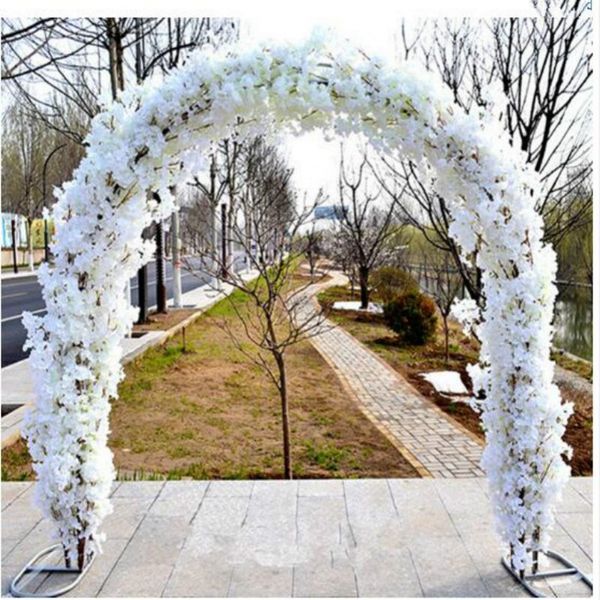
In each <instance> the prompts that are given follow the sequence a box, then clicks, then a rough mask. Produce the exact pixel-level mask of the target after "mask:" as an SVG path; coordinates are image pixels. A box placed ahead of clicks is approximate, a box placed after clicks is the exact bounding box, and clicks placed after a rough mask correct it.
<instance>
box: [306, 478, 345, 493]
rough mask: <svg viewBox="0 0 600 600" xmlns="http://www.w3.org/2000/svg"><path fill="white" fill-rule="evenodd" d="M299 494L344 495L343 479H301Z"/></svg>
mask: <svg viewBox="0 0 600 600" xmlns="http://www.w3.org/2000/svg"><path fill="white" fill-rule="evenodd" d="M298 495H299V496H343V495H344V486H343V483H342V480H341V479H300V480H299V481H298Z"/></svg>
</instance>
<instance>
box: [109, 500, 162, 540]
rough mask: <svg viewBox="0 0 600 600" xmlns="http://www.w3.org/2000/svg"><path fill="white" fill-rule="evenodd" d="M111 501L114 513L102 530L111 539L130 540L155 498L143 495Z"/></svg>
mask: <svg viewBox="0 0 600 600" xmlns="http://www.w3.org/2000/svg"><path fill="white" fill-rule="evenodd" d="M111 501H112V504H113V512H112V513H111V514H110V515H108V517H106V519H105V521H104V523H103V524H102V528H101V529H102V531H103V532H104V533H105V534H106V536H107V537H109V538H114V539H125V540H128V539H129V538H131V536H132V535H133V533H134V532H135V530H136V529H137V528H138V526H139V524H140V523H141V522H142V520H143V519H144V517H145V516H146V514H147V513H148V510H149V509H150V506H152V503H153V502H154V497H153V496H152V495H148V494H143V493H142V494H141V496H140V497H136V496H129V495H127V496H116V497H114V498H112V500H111Z"/></svg>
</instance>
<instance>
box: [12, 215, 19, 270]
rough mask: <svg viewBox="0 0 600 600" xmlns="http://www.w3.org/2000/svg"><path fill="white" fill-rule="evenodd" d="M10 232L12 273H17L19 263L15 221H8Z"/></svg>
mask: <svg viewBox="0 0 600 600" xmlns="http://www.w3.org/2000/svg"><path fill="white" fill-rule="evenodd" d="M10 231H11V236H12V255H13V271H14V272H15V273H18V272H19V261H18V259H17V224H16V222H15V219H11V220H10Z"/></svg>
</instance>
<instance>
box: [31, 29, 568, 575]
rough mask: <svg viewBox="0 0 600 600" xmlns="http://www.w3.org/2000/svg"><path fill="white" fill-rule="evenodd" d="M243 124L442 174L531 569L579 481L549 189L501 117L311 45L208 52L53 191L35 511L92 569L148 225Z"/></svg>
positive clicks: (117, 125)
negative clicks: (559, 325) (403, 160)
mask: <svg viewBox="0 0 600 600" xmlns="http://www.w3.org/2000/svg"><path fill="white" fill-rule="evenodd" d="M234 127H235V131H236V132H237V133H238V135H240V136H242V137H244V136H248V135H256V134H264V135H271V134H274V133H275V130H280V131H281V130H284V131H287V132H290V131H291V132H305V131H308V130H311V129H314V128H320V129H323V130H325V131H328V132H335V133H338V134H340V133H341V134H346V133H352V132H358V133H362V134H364V135H365V136H366V137H367V138H368V139H369V141H370V143H371V144H373V145H374V146H376V147H377V149H378V150H379V151H381V152H386V153H392V154H398V153H400V154H402V155H404V156H407V157H409V158H410V159H412V160H413V161H414V162H415V163H417V164H419V165H421V167H422V169H423V170H424V172H427V173H430V174H431V176H432V181H433V185H434V186H435V188H436V189H437V190H438V191H439V192H440V193H441V195H442V196H443V197H444V198H446V200H447V202H448V204H449V209H450V211H451V214H452V223H451V226H450V232H451V234H452V235H453V237H454V239H455V240H456V241H457V242H458V244H459V246H460V248H461V249H462V252H463V253H464V254H465V255H466V254H469V253H471V252H472V251H474V250H477V261H478V265H479V266H480V267H481V269H482V270H483V273H484V274H483V286H484V292H485V297H486V307H485V310H484V314H483V315H482V323H481V324H480V326H479V335H480V337H481V340H482V347H481V360H480V365H479V367H478V368H474V369H473V370H472V376H473V378H474V379H475V384H476V385H478V386H481V387H482V388H483V389H485V390H486V393H487V400H486V402H485V409H484V412H483V416H482V418H483V423H484V426H485V428H486V431H487V447H486V449H485V452H484V458H483V463H484V467H485V469H486V471H487V474H488V477H489V481H490V487H491V490H492V495H493V503H494V507H495V512H496V515H497V522H498V525H499V529H500V531H501V533H502V535H503V537H504V539H505V541H506V542H507V543H508V544H510V545H511V547H512V549H513V557H514V558H513V564H514V566H515V568H517V569H520V568H525V567H527V566H529V564H530V557H529V552H528V550H531V549H536V548H540V549H545V548H546V546H547V543H548V532H549V529H550V526H551V525H552V522H553V504H554V502H555V500H556V498H557V496H558V495H559V494H560V491H561V489H562V486H563V485H564V483H565V481H566V480H567V478H568V475H569V470H568V467H567V466H566V465H565V463H564V461H563V459H562V456H561V455H562V454H563V453H565V452H566V451H567V446H566V444H564V443H563V441H562V436H563V433H564V429H565V424H566V421H567V418H568V415H569V411H570V407H569V406H568V405H565V404H562V402H561V398H560V394H559V391H558V389H557V388H556V386H555V385H553V383H552V376H553V363H552V362H551V360H550V355H549V349H550V342H551V333H552V327H551V320H552V307H553V303H554V298H555V293H556V290H555V287H554V285H553V284H552V281H553V279H554V275H555V269H556V266H555V265H556V261H555V255H554V252H553V250H552V249H551V248H550V247H548V246H546V245H544V244H543V243H542V241H541V238H542V227H543V224H542V219H541V217H540V216H539V215H538V214H537V213H536V211H535V208H534V206H535V201H536V197H537V195H538V193H539V190H540V182H539V179H538V177H537V176H536V174H535V173H534V172H532V170H531V169H530V168H529V167H528V166H527V165H526V164H525V160H524V156H523V154H522V153H521V152H520V151H518V150H516V149H515V148H514V147H512V146H511V145H510V143H509V140H508V139H507V137H506V134H505V133H504V131H503V130H502V128H501V125H500V124H499V123H498V121H497V119H496V120H493V119H491V118H490V117H489V116H488V115H486V114H484V113H483V112H481V113H478V114H473V113H472V114H470V115H467V114H465V113H464V112H463V111H462V110H461V109H460V108H459V107H458V106H456V105H455V104H454V103H453V102H452V98H451V96H450V94H449V93H448V91H447V90H446V89H445V88H444V87H443V86H442V85H441V84H440V83H439V82H437V81H436V80H435V79H434V78H433V77H432V76H430V75H429V74H427V73H424V72H423V71H422V70H418V69H410V68H409V67H408V66H405V65H402V66H401V67H397V66H391V65H387V64H385V63H384V62H383V61H381V60H374V59H370V58H368V57H367V56H365V55H364V54H363V53H362V52H360V51H359V50H357V49H355V48H353V47H351V46H349V45H344V47H336V48H335V49H332V48H329V47H328V46H327V44H326V43H323V42H322V41H321V40H319V39H316V38H311V39H310V40H309V41H307V42H306V43H305V44H303V45H300V46H286V45H281V46H271V47H257V48H249V49H244V50H242V49H241V48H237V49H226V50H221V51H217V52H214V53H211V54H209V55H207V54H206V53H196V54H194V55H192V56H191V57H190V59H189V61H188V62H187V63H186V65H185V66H183V67H182V68H180V69H178V70H176V71H174V72H172V73H171V74H170V75H169V76H167V77H166V78H165V79H164V81H161V82H160V83H153V82H147V83H146V84H144V85H142V86H140V87H138V88H134V89H132V90H130V91H127V92H125V93H124V94H123V96H122V98H121V99H120V100H119V101H117V102H114V103H113V104H112V105H110V106H109V107H108V108H107V109H106V110H105V111H104V112H102V113H101V114H100V115H98V116H97V117H96V118H95V119H94V122H93V125H92V129H91V132H90V134H89V136H88V138H87V145H88V151H87V155H86V157H85V158H84V160H83V161H82V163H81V164H80V166H79V168H78V169H77V171H76V172H75V176H74V179H73V180H72V181H71V182H70V183H68V184H66V185H65V186H64V187H63V189H62V190H61V191H60V193H58V195H57V196H58V202H57V204H56V205H55V207H54V210H53V216H54V219H55V220H56V223H57V235H56V240H55V242H54V245H53V247H52V251H53V253H54V255H55V257H56V262H55V266H54V267H53V268H51V269H48V268H46V267H42V268H41V269H40V272H39V279H40V281H41V283H42V285H43V294H44V299H45V301H46V306H47V309H48V312H47V314H46V315H45V316H43V317H34V316H32V315H27V316H26V325H27V328H28V330H29V341H28V343H29V345H30V347H31V350H32V352H31V364H32V367H33V371H34V375H35V383H36V391H37V404H36V406H37V410H36V411H35V412H33V413H31V414H30V416H29V418H28V421H27V425H26V437H27V439H28V442H29V448H30V452H31V455H32V458H33V460H34V461H35V462H34V468H35V471H36V473H37V476H38V483H37V493H36V498H37V502H38V504H39V506H40V507H41V508H42V510H43V512H44V514H45V516H46V517H48V518H50V519H52V520H53V521H54V523H55V525H56V531H57V535H58V538H59V539H60V541H61V542H62V544H63V546H64V548H65V554H66V556H67V559H68V562H70V564H73V565H75V564H77V563H79V565H82V564H83V563H85V562H87V561H88V559H89V557H90V556H91V553H92V552H94V551H95V550H97V549H99V546H100V542H101V540H102V535H101V534H100V533H99V527H100V525H101V522H102V520H103V518H104V517H105V516H106V515H107V514H108V513H109V512H110V502H109V500H108V496H109V491H110V486H111V482H112V481H113V478H114V470H113V466H112V454H111V452H110V450H109V449H108V447H107V438H108V433H109V423H108V415H109V410H110V400H111V399H114V398H116V396H117V384H118V382H119V381H120V379H121V378H122V369H121V366H120V358H121V349H120V345H119V342H120V340H121V339H122V338H123V336H124V335H125V334H126V333H127V332H129V331H130V329H131V324H132V322H133V319H134V318H135V313H136V311H135V310H134V309H132V308H131V307H129V306H128V303H127V302H126V300H125V295H124V293H123V290H124V289H125V286H126V282H127V281H128V280H129V278H130V277H131V276H133V274H134V273H135V272H136V270H137V269H138V268H139V267H140V266H141V265H142V264H143V263H144V262H146V261H148V260H149V259H150V258H151V256H152V251H153V247H152V245H151V244H150V243H148V242H144V241H142V235H141V234H142V230H143V229H144V227H146V226H147V225H148V224H150V223H151V221H152V220H154V219H158V218H164V217H166V216H168V215H169V214H170V213H171V211H172V210H173V209H174V203H173V199H172V197H171V195H170V193H169V188H170V186H172V185H174V184H177V183H178V182H182V181H184V180H185V179H187V178H189V177H190V176H191V175H193V174H194V173H195V172H197V170H198V168H199V166H200V165H201V162H200V157H201V156H202V155H203V154H205V153H206V150H207V149H208V146H209V144H210V143H211V142H213V141H217V140H220V139H223V138H225V137H227V136H229V135H230V134H231V133H232V132H233V131H234ZM149 190H153V191H157V192H158V193H159V195H160V198H161V202H160V204H158V203H156V202H155V201H153V200H151V199H150V198H151V195H149V194H148V193H147V192H148V191H149Z"/></svg>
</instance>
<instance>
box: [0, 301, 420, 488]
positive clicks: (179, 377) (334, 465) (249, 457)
mask: <svg viewBox="0 0 600 600" xmlns="http://www.w3.org/2000/svg"><path fill="white" fill-rule="evenodd" d="M233 299H234V301H236V302H238V303H240V304H241V305H243V302H244V297H243V296H242V295H241V294H240V293H238V292H236V293H235V294H234V295H233ZM224 323H227V325H228V326H229V327H230V328H231V329H232V330H233V331H234V332H237V333H239V334H240V340H243V339H244V338H243V335H242V334H241V326H240V325H239V322H238V320H237V318H236V317H235V314H234V311H233V309H232V308H231V305H230V303H229V301H228V300H223V301H221V302H219V303H218V304H217V305H215V306H214V307H213V308H212V309H211V310H209V311H208V312H207V313H206V314H205V315H203V316H201V317H200V318H199V319H198V320H197V321H195V322H194V324H193V325H190V326H189V327H188V328H187V334H186V338H187V349H188V351H187V352H183V350H182V347H181V341H180V339H179V337H178V336H176V338H177V339H173V340H171V341H169V342H168V343H167V344H166V345H165V346H164V347H158V348H154V349H151V350H149V351H148V352H147V353H146V354H144V355H143V356H142V357H140V358H139V359H137V360H136V361H134V362H132V363H129V364H128V365H127V366H126V367H125V371H126V379H125V380H124V381H123V383H122V384H121V386H120V389H119V398H118V400H116V401H114V403H113V407H112V413H111V430H112V433H111V436H110V442H109V443H110V447H111V448H112V450H113V452H114V454H115V465H116V467H117V469H118V471H119V477H120V478H122V479H133V478H136V479H138V478H139V479H144V478H149V479H150V478H156V477H168V478H174V479H177V478H195V479H204V478H218V479H226V478H227V479H230V478H231V479H233V478H279V477H281V474H282V471H283V460H282V450H281V445H282V444H281V419H280V408H279V397H278V395H277V392H276V390H275V389H274V387H273V385H272V383H271V382H270V381H269V380H268V379H267V377H266V375H265V374H264V373H263V372H262V371H261V370H260V369H259V368H258V367H257V366H255V365H254V364H253V363H252V362H251V361H249V360H248V358H246V357H245V356H244V354H243V353H242V352H241V351H240V350H239V349H238V348H236V346H235V344H234V343H233V342H232V340H231V338H230V336H229V335H228V333H227V332H226V331H225V329H224ZM244 349H245V350H250V351H251V350H252V346H250V345H248V344H247V345H246V346H245V347H244ZM288 365H289V366H288V373H289V379H290V415H291V418H290V422H291V429H292V455H293V470H294V476H295V477H303V478H309V477H310V478H312V477H315V478H319V477H418V474H417V473H416V471H415V470H414V469H413V467H412V466H410V465H409V464H408V463H407V462H406V461H405V459H404V458H403V457H402V456H401V455H400V454H399V453H398V451H397V450H396V449H395V448H394V446H393V445H392V444H391V443H390V442H389V441H388V440H387V438H386V437H385V436H384V435H383V434H382V433H380V432H379V430H378V429H377V428H375V426H374V425H373V424H372V423H371V422H370V421H369V420H368V419H367V418H366V417H365V416H364V415H363V414H362V413H361V412H360V410H359V408H358V407H357V405H356V404H355V402H354V400H353V399H352V398H350V397H349V396H348V395H347V393H346V391H345V390H344V389H343V388H342V386H341V385H340V383H339V380H338V378H337V376H336V375H335V373H334V372H333V371H332V370H331V368H330V367H329V366H328V365H327V363H326V362H325V361H324V360H323V359H322V358H321V356H320V355H319V354H318V352H317V351H316V350H315V349H314V348H313V346H312V345H311V344H310V343H309V342H302V343H300V344H299V345H297V346H295V347H293V348H291V349H290V351H289V356H288ZM31 475H32V474H31V468H30V462H29V457H28V455H27V451H26V448H25V446H24V444H23V443H22V442H19V443H18V444H15V445H13V446H12V447H10V448H8V449H6V450H4V451H3V452H2V478H3V479H13V480H14V479H27V478H31Z"/></svg>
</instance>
